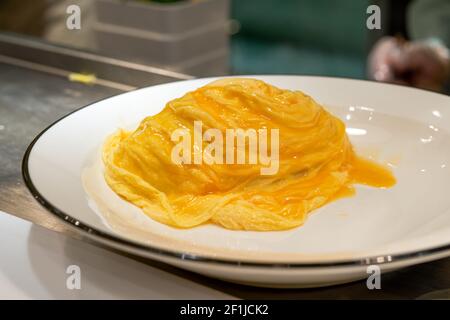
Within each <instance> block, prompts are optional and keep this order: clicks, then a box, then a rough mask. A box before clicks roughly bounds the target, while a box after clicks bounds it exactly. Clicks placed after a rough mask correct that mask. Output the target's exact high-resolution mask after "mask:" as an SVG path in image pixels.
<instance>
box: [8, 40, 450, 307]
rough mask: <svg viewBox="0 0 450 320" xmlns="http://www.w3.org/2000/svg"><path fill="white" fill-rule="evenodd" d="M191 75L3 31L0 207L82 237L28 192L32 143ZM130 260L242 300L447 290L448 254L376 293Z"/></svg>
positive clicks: (355, 286) (390, 279)
mask: <svg viewBox="0 0 450 320" xmlns="http://www.w3.org/2000/svg"><path fill="white" fill-rule="evenodd" d="M27 45H28V47H27ZM30 46H31V49H30ZM24 48H25V49H24ZM26 48H28V51H26ZM30 50H31V51H30ZM32 50H35V51H32ZM46 50H47V51H49V52H50V55H51V58H50V57H49V56H48V54H46V53H45V51H46ZM30 52H34V54H30ZM2 61H3V62H2ZM96 68H97V69H96ZM79 71H89V72H94V73H96V74H97V75H99V76H100V77H99V79H100V80H99V81H97V83H96V84H93V85H85V84H80V83H74V82H70V81H69V80H68V79H67V74H69V73H70V72H79ZM121 75H122V76H121ZM187 78H190V77H189V76H186V75H182V74H176V73H170V72H164V70H160V69H155V68H150V67H145V66H139V65H135V64H129V63H126V62H123V63H122V62H120V61H118V60H114V59H109V58H102V57H99V56H96V55H93V54H88V53H83V52H76V51H74V50H70V49H61V48H58V47H53V46H48V45H46V44H42V43H39V42H35V41H30V40H29V39H25V40H24V41H21V39H20V38H15V37H13V36H2V35H1V34H0V210H1V211H5V212H8V213H11V214H13V215H16V216H18V217H21V218H23V219H27V220H30V221H32V222H34V223H36V224H39V225H42V226H44V227H47V228H49V229H52V230H55V231H58V232H63V233H66V234H68V235H70V236H73V237H78V238H79V237H80V235H79V234H76V233H75V232H74V231H72V229H70V228H69V227H67V226H66V225H65V224H64V223H63V222H61V221H60V220H57V219H56V218H55V217H54V216H53V215H51V214H49V213H47V212H46V211H45V210H44V209H43V208H42V207H40V205H39V204H38V203H37V202H36V201H34V199H33V198H32V196H31V195H30V194H29V193H28V191H27V190H26V188H25V186H24V184H23V182H22V177H21V161H22V156H23V154H24V152H25V149H26V148H27V146H28V144H29V143H30V142H31V141H32V139H33V138H34V137H35V136H36V135H37V134H38V133H39V132H40V131H41V130H43V129H44V128H45V127H47V126H48V125H49V124H51V123H52V122H53V121H55V120H57V119H58V118H60V117H62V116H63V115H65V114H67V113H69V112H70V111H73V110H75V109H77V108H79V107H81V106H84V105H86V104H89V103H92V102H94V101H96V100H99V99H102V98H105V97H108V96H112V95H115V94H118V93H121V92H123V91H125V90H131V89H133V88H134V87H136V86H137V85H138V84H142V86H144V85H150V84H156V83H162V82H168V81H174V80H179V79H187ZM121 80H126V81H122V82H120V81H121ZM128 256H129V255H128ZM132 258H133V259H136V260H139V261H142V262H144V263H147V264H151V265H153V266H156V267H158V268H161V269H163V270H165V271H168V272H171V273H175V274H177V275H179V276H182V277H184V278H187V279H189V280H192V281H195V282H198V283H201V284H203V285H206V286H210V287H212V288H215V289H217V290H221V291H223V292H226V293H228V294H231V295H234V296H236V297H240V298H253V299H257V298H275V299H287V298H290V299H294V298H301V299H309V298H314V299H321V298H326V299H334V298H340V299H343V298H344V299H345V298H354V299H358V298H366V299H367V298H369V299H370V298H394V299H398V298H417V297H418V296H420V295H423V294H425V293H428V292H431V291H436V290H443V289H448V288H450V258H448V259H443V260H440V261H435V262H431V263H427V264H424V265H419V266H415V267H411V268H407V269H404V270H400V271H396V272H392V273H389V274H386V275H383V277H382V289H381V290H372V291H370V290H368V289H367V287H366V285H365V282H364V281H360V282H355V283H351V284H346V285H341V286H336V287H329V288H319V289H303V290H292V289H291V290H281V289H261V288H252V287H246V286H241V285H237V284H230V283H226V282H223V281H219V280H213V279H209V278H206V277H203V276H200V275H196V274H193V273H191V272H186V271H183V270H180V269H177V268H174V267H171V266H168V265H166V264H163V263H159V262H154V261H148V260H144V259H142V258H139V257H132Z"/></svg>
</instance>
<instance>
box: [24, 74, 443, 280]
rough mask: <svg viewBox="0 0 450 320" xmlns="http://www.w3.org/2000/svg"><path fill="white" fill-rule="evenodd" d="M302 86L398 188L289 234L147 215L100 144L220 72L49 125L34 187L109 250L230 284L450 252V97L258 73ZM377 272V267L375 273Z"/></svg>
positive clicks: (32, 163)
mask: <svg viewBox="0 0 450 320" xmlns="http://www.w3.org/2000/svg"><path fill="white" fill-rule="evenodd" d="M247 77H252V78H258V79H261V80H264V81H266V82H268V83H270V84H273V85H275V86H278V87H280V88H286V89H293V90H301V91H304V92H306V93H307V94H309V95H311V96H312V97H313V98H315V99H316V100H317V101H318V102H320V103H322V104H323V105H324V106H325V107H326V108H328V109H329V110H330V111H331V112H332V113H334V114H335V115H337V116H338V117H340V118H341V119H342V120H343V121H345V123H346V125H347V133H348V134H349V136H350V139H351V141H352V143H353V144H354V146H355V148H356V150H357V152H358V153H359V154H361V155H364V156H366V157H371V158H373V159H375V160H377V161H379V162H382V163H385V164H387V165H388V166H390V167H391V168H392V170H393V172H394V174H395V176H396V178H397V180H398V182H397V184H396V185H395V186H394V187H393V188H391V189H377V188H370V187H364V186H357V187H356V189H357V192H356V195H355V196H353V197H350V198H343V199H340V200H338V201H335V202H332V203H330V204H328V205H326V206H324V207H322V208H320V209H319V210H315V211H314V212H313V214H311V215H310V217H309V219H308V220H307V222H306V224H305V225H304V226H302V227H299V228H295V229H292V230H288V231H278V232H248V231H247V232H246V231H231V230H226V229H223V228H220V227H218V226H215V225H204V226H201V227H197V228H193V229H189V230H179V229H174V228H171V227H169V226H166V225H162V224H160V223H158V222H155V221H153V220H152V219H150V218H147V217H146V216H145V215H144V214H143V213H141V212H140V210H139V209H138V208H136V207H134V206H133V205H131V204H130V203H128V202H126V201H124V200H122V199H120V198H119V197H118V196H117V195H116V194H115V193H114V192H112V191H111V190H110V189H109V187H108V186H107V185H106V183H105V182H104V179H103V175H102V163H101V159H100V157H99V150H100V148H101V146H102V144H103V142H104V141H105V138H106V137H107V136H108V135H109V134H111V133H113V132H114V131H115V130H116V129H118V128H119V127H121V128H128V129H132V128H135V127H136V126H137V124H138V123H139V122H140V120H142V119H143V118H144V117H146V116H148V115H153V114H156V113H158V112H159V111H161V110H162V109H163V107H164V105H165V103H166V102H168V101H169V100H171V99H173V98H176V97H180V96H182V95H183V94H185V93H186V92H188V91H191V90H195V89H196V88H198V87H200V86H203V85H205V84H207V83H208V82H210V81H213V80H215V79H214V78H208V79H198V80H189V81H181V82H174V83H169V84H163V85H158V86H154V87H149V88H144V89H140V90H136V91H133V92H129V93H125V94H121V95H119V96H115V97H112V98H108V99H105V100H102V101H100V102H96V103H94V104H91V105H89V106H86V107H84V108H81V109H80V110H78V111H76V112H74V113H71V114H70V115H68V116H66V117H64V118H63V119H61V120H59V121H57V122H56V123H54V124H53V125H51V126H50V127H49V128H47V129H46V130H45V131H44V132H42V133H41V134H40V135H39V136H38V137H37V138H36V139H35V140H34V141H33V142H32V144H31V145H30V147H29V148H28V150H27V152H26V154H25V157H24V162H23V174H24V178H25V182H26V184H27V186H28V188H29V189H30V191H31V192H32V194H33V195H34V196H35V198H36V199H37V200H38V201H39V202H40V203H41V204H42V205H43V206H44V207H46V208H47V209H48V210H49V211H50V212H52V213H53V214H55V215H56V216H57V217H59V218H61V219H62V220H64V221H66V222H67V223H69V224H71V225H72V226H74V227H76V228H78V229H79V230H82V231H83V232H85V233H86V235H87V236H88V237H92V238H94V239H95V240H97V241H101V242H102V243H104V244H107V245H109V246H112V247H115V248H119V249H121V250H124V251H128V252H132V253H134V254H138V255H141V256H145V257H149V258H152V259H156V260H161V261H164V262H167V263H170V264H173V265H175V266H178V267H181V268H185V269H188V270H192V271H195V272H199V273H202V274H205V275H209V276H212V277H217V278H221V279H225V280H229V281H235V282H241V283H247V284H252V285H259V286H271V287H311V286H324V285H330V284H336V283H343V282H348V281H353V280H357V279H362V278H364V277H367V272H368V269H367V268H368V266H370V265H372V264H377V265H379V267H380V269H381V271H382V272H386V271H390V270H394V269H397V268H400V267H405V266H409V265H413V264H417V263H422V262H426V261H430V260H434V259H439V258H442V257H445V256H448V255H450V209H449V208H450V197H449V196H448V190H450V132H449V130H450V98H449V97H448V96H444V95H440V94H436V93H432V92H427V91H423V90H417V89H412V88H407V87H401V86H395V85H387V84H380V83H374V82H369V81H361V80H350V79H338V78H323V77H303V76H247ZM370 270H371V269H369V272H370Z"/></svg>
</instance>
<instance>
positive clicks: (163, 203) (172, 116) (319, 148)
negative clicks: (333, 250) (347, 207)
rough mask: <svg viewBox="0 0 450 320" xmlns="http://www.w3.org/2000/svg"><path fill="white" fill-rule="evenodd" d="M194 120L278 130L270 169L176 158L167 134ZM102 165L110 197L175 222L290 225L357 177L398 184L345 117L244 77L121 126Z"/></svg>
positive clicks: (260, 227)
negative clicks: (359, 151) (367, 154)
mask: <svg viewBox="0 0 450 320" xmlns="http://www.w3.org/2000/svg"><path fill="white" fill-rule="evenodd" d="M194 121H202V124H203V127H204V129H205V130H206V129H208V128H215V129H219V130H220V131H221V132H223V133H224V136H225V131H226V129H228V128H242V129H244V130H245V129H261V128H265V129H267V130H270V129H278V130H279V150H277V151H278V153H279V160H278V161H279V169H278V171H277V173H276V174H273V175H261V171H260V169H261V167H262V165H261V164H248V163H246V164H217V163H212V164H211V163H209V164H207V163H206V162H203V163H201V164H193V163H182V164H179V163H174V161H172V158H171V153H172V149H173V148H174V146H175V145H176V142H174V141H172V139H171V134H172V132H173V131H174V130H176V129H179V128H183V129H186V130H189V131H191V132H192V131H193V130H194ZM203 143H205V144H206V142H203ZM193 145H194V149H195V143H194V144H193ZM268 146H269V149H270V143H269V144H268ZM197 147H198V146H197ZM205 147H206V146H205ZM203 150H204V152H206V149H205V148H203ZM270 151H271V150H269V152H270ZM272 151H274V150H272ZM193 153H195V150H193ZM205 156H208V155H206V154H205ZM103 163H104V167H105V172H104V174H105V179H106V182H107V184H108V185H109V186H110V188H111V189H112V190H113V191H114V192H115V193H117V194H118V195H119V196H120V197H122V198H123V199H125V200H127V201H129V202H131V203H133V204H134V205H136V206H137V207H139V208H141V209H142V211H143V212H144V213H145V214H147V215H148V216H150V217H151V218H153V219H154V220H157V221H159V222H161V223H164V224H167V225H170V226H173V227H178V228H192V227H195V226H199V225H202V224H208V223H212V224H216V225H219V226H222V227H224V228H227V229H232V230H253V231H274V230H285V229H290V228H294V227H297V226H300V225H302V224H303V223H304V222H305V220H306V218H307V216H308V214H309V213H310V212H311V211H313V210H314V209H317V208H319V207H321V206H323V205H325V204H326V203H328V202H330V201H333V200H335V199H337V198H340V197H343V196H349V195H352V194H353V193H354V188H353V184H355V183H359V184H365V185H369V186H373V187H383V188H385V187H390V186H392V185H394V184H395V178H394V176H393V174H392V173H391V171H390V170H389V169H387V168H385V167H384V166H382V165H379V164H376V163H374V162H372V161H369V160H366V159H363V158H360V157H358V156H356V154H355V152H354V150H353V148H352V145H351V143H350V141H349V139H348V137H347V134H346V131H345V125H344V123H343V122H342V121H341V120H339V119H338V118H336V117H334V116H333V115H332V114H330V113H329V112H328V111H327V110H325V109H324V108H323V107H322V106H321V105H319V104H318V103H316V102H315V101H314V100H313V99H312V98H311V97H309V96H307V95H306V94H304V93H302V92H300V91H291V90H283V89H279V88H276V87H274V86H272V85H269V84H267V83H265V82H263V81H260V80H253V79H243V78H234V79H222V80H218V81H215V82H212V83H210V84H208V85H206V86H204V87H201V88H199V89H197V90H195V91H192V92H189V93H187V94H185V95H184V96H182V97H181V98H177V99H174V100H172V101H170V102H168V103H167V105H166V106H165V108H164V109H163V110H162V111H161V112H160V113H159V114H157V115H154V116H150V117H147V118H145V119H144V120H142V122H141V123H140V125H139V127H138V128H137V129H136V130H134V131H132V132H127V131H124V130H118V131H117V132H116V133H114V134H113V135H112V136H110V137H109V138H108V139H107V141H106V142H105V144H104V147H103Z"/></svg>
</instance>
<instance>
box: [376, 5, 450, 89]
mask: <svg viewBox="0 0 450 320" xmlns="http://www.w3.org/2000/svg"><path fill="white" fill-rule="evenodd" d="M392 2H394V1H392ZM400 2H402V4H403V6H402V7H401V8H400V9H401V10H403V13H401V14H400V13H399V16H401V17H402V18H401V19H396V18H397V17H396V16H395V15H393V14H391V15H389V16H388V20H389V22H390V23H388V26H391V27H392V28H388V30H389V32H390V33H388V34H390V36H385V37H383V38H381V39H380V40H379V41H377V42H376V43H375V45H374V46H373V48H372V51H371V53H370V55H369V57H368V75H369V78H371V79H374V80H377V81H383V82H390V83H396V84H402V85H408V86H413V87H418V88H422V89H427V90H433V91H440V92H445V91H448V88H446V86H448V84H449V83H450V81H449V80H450V54H449V46H450V1H448V0H413V1H400ZM404 5H406V7H405V6H404ZM397 9H399V8H397ZM400 9H399V10H400ZM405 13H406V14H405ZM405 17H406V18H405ZM396 20H400V21H401V22H402V25H399V24H398V21H397V22H396ZM394 27H395V28H394ZM400 27H401V28H400ZM402 30H403V31H402ZM407 31H408V32H407ZM406 34H407V35H408V39H409V40H407V39H406V38H405V37H404V36H403V35H406ZM393 35H395V37H393Z"/></svg>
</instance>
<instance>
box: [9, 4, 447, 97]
mask: <svg viewBox="0 0 450 320" xmlns="http://www.w3.org/2000/svg"><path fill="white" fill-rule="evenodd" d="M71 5H76V6H78V7H79V8H80V19H81V20H80V29H77V28H75V29H69V27H68V25H67V24H68V23H69V22H70V21H68V19H71V15H72V14H74V13H75V14H76V10H75V11H73V10H69V6H71ZM370 5H377V6H378V7H379V8H380V13H381V14H380V16H379V17H380V20H381V21H380V23H381V29H373V30H371V29H369V28H368V27H367V19H368V18H369V16H370V15H371V14H370V13H368V12H367V10H368V7H369V6H370ZM71 9H73V7H72V8H71ZM72 22H73V21H72ZM0 29H1V30H4V31H9V32H15V33H18V34H23V35H28V36H32V37H38V38H39V39H42V40H44V41H48V42H50V43H55V44H58V45H62V46H66V47H71V48H77V49H80V50H83V51H89V52H95V53H98V54H101V55H103V56H107V57H113V58H118V59H121V60H125V61H129V62H136V63H139V64H144V65H151V66H157V67H161V68H164V69H167V70H173V71H177V72H181V73H185V74H189V75H193V76H197V77H199V76H209V75H225V74H303V75H320V76H338V77H350V78H358V79H366V78H369V79H375V80H377V81H386V82H394V83H400V84H406V85H411V86H416V87H421V88H425V89H429V90H435V91H441V92H448V91H447V90H448V82H449V81H448V78H449V62H448V61H449V59H448V49H447V48H448V46H449V42H450V39H449V38H450V36H449V34H450V31H449V30H450V1H448V0H395V1H389V0H378V1H369V0H358V1H357V0H340V1H329V0H283V1H279V0H178V1H176V0H158V1H157V0H154V1H150V0H128V1H124V0H69V1H66V0H0Z"/></svg>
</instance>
